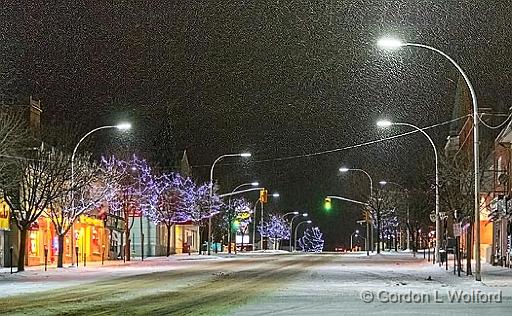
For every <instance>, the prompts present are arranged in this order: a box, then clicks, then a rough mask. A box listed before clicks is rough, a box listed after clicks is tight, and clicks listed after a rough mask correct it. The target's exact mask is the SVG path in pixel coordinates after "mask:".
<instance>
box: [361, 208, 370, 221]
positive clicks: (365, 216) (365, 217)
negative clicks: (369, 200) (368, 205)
mask: <svg viewBox="0 0 512 316" xmlns="http://www.w3.org/2000/svg"><path fill="white" fill-rule="evenodd" d="M362 215H363V220H364V221H365V222H369V221H370V212H369V211H368V210H364V211H363V214H362Z"/></svg>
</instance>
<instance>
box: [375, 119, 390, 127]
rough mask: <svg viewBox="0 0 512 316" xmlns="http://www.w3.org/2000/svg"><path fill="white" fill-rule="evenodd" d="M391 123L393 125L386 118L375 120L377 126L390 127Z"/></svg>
mask: <svg viewBox="0 0 512 316" xmlns="http://www.w3.org/2000/svg"><path fill="white" fill-rule="evenodd" d="M391 125H393V123H392V122H391V121H388V120H380V121H378V122H377V126H378V127H390V126H391Z"/></svg>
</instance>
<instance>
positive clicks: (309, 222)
mask: <svg viewBox="0 0 512 316" xmlns="http://www.w3.org/2000/svg"><path fill="white" fill-rule="evenodd" d="M304 223H307V224H311V221H310V220H307V221H302V222H300V223H298V224H297V226H295V239H294V240H295V242H294V245H295V246H294V247H293V249H294V250H296V249H297V229H298V228H299V226H300V225H301V224H304Z"/></svg>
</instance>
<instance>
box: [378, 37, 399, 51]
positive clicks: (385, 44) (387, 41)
mask: <svg viewBox="0 0 512 316" xmlns="http://www.w3.org/2000/svg"><path fill="white" fill-rule="evenodd" d="M377 45H378V46H379V47H381V48H384V49H397V48H400V47H402V46H404V43H402V42H401V41H400V40H397V39H396V38H390V37H384V38H381V39H380V40H379V41H378V42H377Z"/></svg>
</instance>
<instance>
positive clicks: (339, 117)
mask: <svg viewBox="0 0 512 316" xmlns="http://www.w3.org/2000/svg"><path fill="white" fill-rule="evenodd" d="M73 2H75V1H73ZM158 2H159V1H147V2H146V4H132V3H131V2H128V1H126V2H125V1H109V2H108V3H107V2H105V1H101V2H100V1H92V2H88V3H87V4H84V3H82V2H81V1H76V3H77V4H73V5H57V6H51V5H47V4H45V5H41V4H33V5H27V4H25V5H23V6H22V5H21V4H15V3H16V1H6V2H4V4H3V5H2V6H4V7H3V8H0V9H1V10H0V21H1V23H0V28H1V29H0V36H1V37H0V54H1V55H0V95H1V97H3V98H10V97H13V96H28V95H33V96H34V97H36V98H41V99H42V100H43V106H44V117H43V119H44V121H43V123H44V124H46V126H60V127H59V128H61V127H62V126H64V127H66V128H67V129H68V130H72V131H73V133H70V135H71V136H72V137H74V138H75V139H76V140H78V139H79V137H80V135H83V134H85V133H86V132H87V131H89V130H90V129H92V128H94V127H97V126H100V125H103V124H114V123H116V122H118V121H120V120H130V121H131V122H132V123H133V125H134V130H133V132H131V134H130V135H124V136H123V135H120V134H119V133H116V132H114V131H109V132H101V133H98V134H96V135H95V136H94V137H92V138H91V141H90V142H88V143H86V144H84V148H83V150H90V151H93V152H95V153H96V154H97V155H99V154H100V153H116V154H121V153H127V152H130V153H131V152H134V153H137V154H138V155H139V156H142V157H145V158H147V159H148V160H150V161H152V162H153V163H154V164H157V165H158V166H160V167H161V168H162V169H168V168H172V167H174V166H175V165H176V158H177V157H179V156H180V153H181V152H182V151H183V150H184V149H187V151H188V154H189V159H190V162H191V164H192V165H193V168H194V169H193V170H194V175H195V177H196V178H197V179H198V180H200V181H204V180H206V179H207V177H208V172H209V165H210V164H211V163H212V162H213V160H214V159H215V158H216V157H218V156H219V155H222V154H225V153H234V152H242V151H250V152H251V153H252V154H253V157H252V158H250V159H249V160H246V161H242V160H240V159H227V160H224V161H223V162H224V164H222V165H219V166H218V167H217V168H216V170H215V171H216V179H217V180H218V181H219V184H220V186H221V191H222V192H226V191H230V190H231V189H232V188H233V187H234V186H236V185H237V184H240V183H242V182H250V181H252V180H259V181H260V182H261V183H263V184H264V185H265V186H267V187H268V188H269V189H270V190H271V191H277V192H279V193H280V194H281V197H280V198H279V200H278V201H276V202H275V203H270V204H269V205H268V208H269V209H277V210H282V211H283V212H284V211H292V210H296V209H299V210H304V211H308V212H309V213H311V214H312V215H313V216H312V217H313V220H314V222H315V224H317V225H319V226H320V228H321V230H322V231H323V232H324V233H325V236H326V238H327V244H328V246H329V247H332V246H333V245H337V244H340V243H346V242H347V240H348V238H349V237H348V236H349V233H350V232H352V231H353V229H355V223H354V222H355V220H357V219H359V213H360V211H359V209H358V207H357V206H354V205H350V204H339V203H335V205H334V208H333V210H332V211H331V213H330V214H326V213H325V212H324V211H323V210H322V209H321V205H322V202H323V201H322V199H323V197H324V196H325V195H326V194H341V195H345V196H350V197H353V198H358V197H359V196H358V195H357V194H355V193H354V190H353V188H354V187H355V186H360V185H366V184H365V183H366V182H365V181H366V179H365V178H364V177H363V175H358V174H355V173H351V174H346V175H340V174H339V172H338V171H337V169H338V168H339V167H340V166H341V165H346V166H349V167H354V168H363V169H366V170H367V171H368V172H370V173H371V174H372V176H373V178H374V181H375V182H378V181H379V180H380V179H384V178H385V179H390V180H392V181H395V182H398V183H402V184H404V185H406V186H407V185H408V183H411V182H413V179H414V178H415V177H421V176H422V174H421V172H420V170H423V169H421V168H420V165H421V163H422V161H424V160H425V156H426V155H431V149H430V148H429V144H428V142H427V141H426V140H425V139H424V137H423V136H421V135H412V136H408V137H404V138H400V139H398V140H392V141H387V142H384V143H380V144H375V145H372V146H366V147H360V148H358V149H351V150H346V151H340V152H337V153H332V154H326V155H317V156H311V157H302V158H294V159H284V160H283V159H277V158H282V157H289V156H300V155H304V154H309V153H314V152H320V151H324V150H329V149H334V148H339V147H344V146H349V145H353V144H356V143H359V142H364V141H368V140H372V139H376V138H379V137H384V136H389V135H393V134H396V133H400V132H404V131H407V130H406V129H403V128H400V129H398V128H396V129H393V130H392V131H380V130H378V129H377V128H376V127H375V121H376V120H377V119H378V118H381V117H387V118H390V119H393V120H395V121H402V122H409V123H413V124H417V125H419V126H427V125H431V124H436V123H439V122H443V121H447V120H450V119H451V113H452V108H453V104H454V102H455V100H454V97H455V88H456V82H457V79H458V77H457V72H456V70H455V69H454V67H452V65H451V64H449V63H448V61H446V60H444V59H443V58H441V57H440V56H438V55H434V53H432V52H430V51H428V50H421V49H417V48H416V49H415V48H404V49H402V50H399V51H395V52H383V51H381V50H379V49H378V48H377V47H376V45H375V43H376V41H377V40H378V39H379V38H380V37H382V36H385V35H393V36H396V37H398V38H401V39H403V40H405V41H409V42H417V43H423V44H428V45H432V46H434V47H437V48H439V49H441V50H443V51H445V52H446V53H448V54H449V55H450V56H451V57H453V58H454V59H455V60H457V61H458V62H459V64H460V65H461V66H462V67H463V68H464V69H465V70H466V72H467V74H468V75H469V77H470V79H471V80H472V82H473V85H474V86H475V89H476V92H477V95H478V98H479V103H480V105H481V106H482V107H490V108H492V109H494V110H495V111H497V112H507V110H508V107H510V106H511V104H510V101H509V100H510V99H511V94H512V92H511V91H512V84H511V77H512V68H511V58H510V57H511V53H510V52H511V51H512V44H511V40H510V39H511V36H512V32H511V27H512V22H511V21H512V20H511V19H510V16H512V7H511V6H510V5H509V4H508V1H494V2H493V4H492V5H490V4H489V2H487V1H419V0H416V1H371V0H366V1H204V2H198V1H160V3H158ZM444 2H446V3H444ZM5 3H6V4H5ZM9 3H10V4H9ZM429 133H430V134H431V135H432V136H434V137H435V139H436V141H437V142H438V144H439V146H440V147H439V148H442V147H443V146H444V141H445V139H446V137H447V136H448V134H447V133H448V126H444V127H441V128H436V129H433V130H430V131H429ZM73 135H74V136H73ZM429 161H431V160H429ZM432 169H433V166H432ZM423 176H424V175H423ZM248 198H249V199H254V200H256V198H257V195H256V194H254V196H248Z"/></svg>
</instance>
